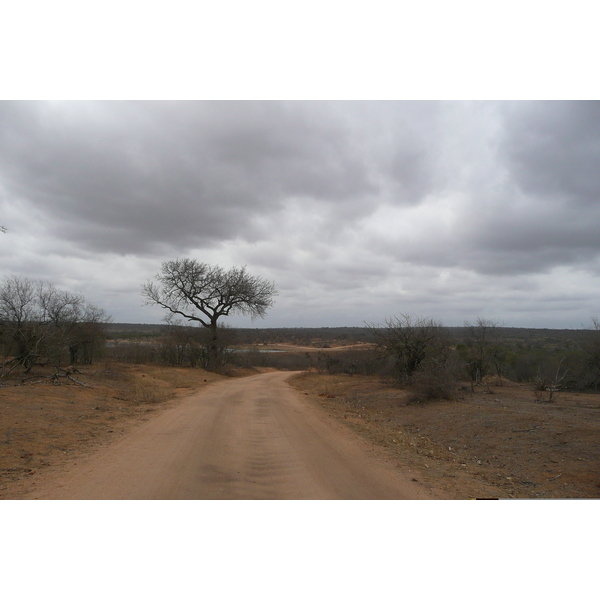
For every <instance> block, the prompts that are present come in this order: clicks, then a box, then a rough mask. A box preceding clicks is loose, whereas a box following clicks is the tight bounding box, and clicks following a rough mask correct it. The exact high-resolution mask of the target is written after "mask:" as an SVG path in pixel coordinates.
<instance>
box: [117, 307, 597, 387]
mask: <svg viewBox="0 0 600 600" xmlns="http://www.w3.org/2000/svg"><path fill="white" fill-rule="evenodd" d="M407 325H410V326H407ZM417 325H418V326H417ZM105 327H106V330H105V333H106V336H107V338H108V347H107V349H106V352H107V356H108V357H112V358H114V359H115V360H121V361H126V362H134V363H147V362H154V363H160V364H168V365H172V366H192V367H194V366H205V360H206V344H207V337H206V331H205V330H204V328H200V327H192V326H187V325H182V324H165V325H143V324H122V323H121V324H119V323H113V324H107V325H106V326H105ZM220 340H221V341H220V344H221V345H220V357H221V363H222V366H224V365H226V364H233V365H237V366H243V367H275V368H279V369H293V370H301V369H308V368H315V369H319V370H324V371H327V372H330V373H348V374H378V375H380V376H382V377H390V378H395V379H396V380H397V381H398V382H399V383H402V382H404V383H406V382H407V381H409V380H410V381H421V383H422V384H423V385H425V383H426V384H427V386H429V387H432V385H433V383H435V385H433V388H434V391H432V392H430V393H440V394H441V393H442V392H441V391H440V389H442V388H444V389H446V388H451V387H452V386H453V385H454V383H455V382H457V381H471V383H472V384H475V385H476V384H483V383H485V381H492V380H493V381H497V382H498V383H500V384H502V382H503V380H510V381H514V382H518V383H531V384H534V385H537V386H538V387H540V388H542V389H546V388H558V387H561V388H568V389H579V390H597V389H598V386H599V384H600V329H598V328H597V327H591V328H590V329H532V328H516V327H499V326H496V325H495V323H494V322H492V321H485V320H482V319H478V321H477V323H476V324H474V325H469V326H464V327H443V326H441V325H439V324H438V323H437V322H435V321H431V320H428V321H423V322H420V321H415V322H414V323H413V322H409V323H405V322H403V321H402V320H401V319H399V320H396V321H395V322H388V324H387V325H385V326H371V327H318V328H316V327H315V328H295V327H290V328H260V329H259V328H240V329H236V328H229V327H224V328H222V329H221V334H220ZM355 343H358V344H359V343H363V344H365V347H364V348H362V349H361V348H360V347H359V348H356V349H348V350H344V351H336V352H325V351H323V352H318V349H319V348H322V349H324V350H325V349H327V348H330V347H335V346H341V345H351V344H355ZM266 344H296V345H299V346H310V347H313V348H315V349H317V351H316V352H305V351H304V352H303V351H298V352H265V351H261V349H262V348H261V347H262V346H263V345H266ZM367 344H368V345H367ZM236 348H237V350H236ZM239 348H243V349H244V350H243V351H241V350H239ZM423 382H425V383H423ZM436 390H437V391H436ZM428 393H429V392H428ZM444 393H445V392H444Z"/></svg>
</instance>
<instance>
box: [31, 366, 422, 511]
mask: <svg viewBox="0 0 600 600" xmlns="http://www.w3.org/2000/svg"><path fill="white" fill-rule="evenodd" d="M290 375H291V374H290V373H289V372H287V373H285V372H271V373H263V374H260V375H254V376H251V377H245V378H240V379H231V380H226V381H220V382H216V383H213V384H210V385H208V386H207V387H205V388H203V389H202V390H200V391H198V392H195V393H193V394H191V395H190V396H188V397H186V398H184V399H182V400H180V401H178V402H177V404H176V405H175V406H173V407H171V408H168V409H166V410H164V411H162V412H161V413H159V414H157V415H156V416H153V417H152V418H151V419H150V420H149V421H147V422H145V423H143V424H142V425H140V426H138V427H136V428H135V429H134V430H132V431H131V432H130V433H128V434H126V435H125V436H123V437H122V438H121V439H119V440H118V441H115V442H114V443H112V444H111V445H110V446H109V447H107V448H104V449H101V450H100V451H98V452H96V453H95V454H93V455H92V456H90V457H88V458H86V459H84V460H81V461H79V462H78V463H77V465H75V466H72V467H71V468H70V469H69V470H68V471H67V472H65V473H63V474H61V475H60V476H57V477H56V478H55V479H53V480H51V481H48V482H46V484H44V485H43V486H41V487H39V488H38V489H36V490H34V491H32V492H30V493H29V494H27V495H26V496H25V498H29V499H63V500H67V499H78V500H86V499H94V500H103V499H107V500H108V499H115V500H117V499H122V500H126V499H131V500H152V499H156V500H159V499H162V500H171V499H172V500H176V499H188V500H194V499H196V500H201V499H212V500H228V499H231V500H235V499H240V500H242V499H243V500H263V499H264V500H266V499H280V500H285V499H322V500H326V499H339V500H342V499H365V500H366V499H426V498H431V497H432V496H431V494H430V493H429V492H428V491H427V490H426V489H425V488H423V487H421V486H420V485H419V484H417V483H415V482H413V481H411V477H410V475H407V474H402V473H400V472H399V471H398V470H397V469H395V468H393V467H392V466H391V464H390V463H387V462H386V461H385V459H384V458H383V457H382V455H381V454H379V453H377V452H373V451H372V449H370V447H369V445H368V444H367V443H366V442H365V441H364V440H362V439H361V438H359V437H358V436H356V435H355V434H354V433H353V432H351V431H350V430H348V429H347V428H346V427H344V426H343V425H340V424H339V423H337V422H336V421H334V420H333V419H331V418H330V417H328V416H327V415H325V414H324V413H323V412H322V410H321V409H320V408H319V407H316V406H314V405H313V404H312V403H311V402H310V401H309V400H308V399H307V398H305V397H304V396H303V395H301V394H300V393H299V392H297V391H296V390H294V389H292V388H291V387H290V386H289V385H288V384H287V383H286V381H285V380H286V379H287V378H288V377H289V376H290Z"/></svg>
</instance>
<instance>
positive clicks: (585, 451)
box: [291, 373, 600, 498]
mask: <svg viewBox="0 0 600 600" xmlns="http://www.w3.org/2000/svg"><path fill="white" fill-rule="evenodd" d="M291 383H292V385H294V386H295V387H297V388H298V389H299V390H302V391H304V393H306V394H308V395H309V396H310V397H312V398H314V399H315V400H316V401H318V402H319V403H320V404H321V405H322V406H323V407H324V408H325V409H326V410H327V411H328V412H329V413H330V414H332V415H334V416H336V417H337V418H339V419H340V420H343V421H344V422H345V423H346V424H348V425H349V426H350V427H352V428H353V429H355V430H356V431H357V432H358V433H360V434H361V435H363V436H365V437H367V438H368V439H370V440H372V441H373V442H375V443H377V444H379V445H380V446H383V447H385V448H386V449H387V450H388V451H389V453H390V454H391V455H392V456H393V457H394V458H395V459H397V460H398V464H400V465H402V466H408V468H410V469H411V470H412V471H413V472H414V473H415V478H416V479H418V480H419V481H421V482H423V483H426V484H429V485H431V486H434V487H437V488H438V489H441V490H444V491H445V492H446V493H447V495H448V496H449V497H455V498H470V497H499V498H598V497H600V444H598V440H599V439H600V395H595V394H570V393H567V392H562V393H561V394H560V395H559V396H558V397H556V398H555V399H554V401H553V402H552V403H539V402H536V397H535V393H534V390H533V389H532V388H531V387H527V386H517V385H514V384H513V385H505V386H501V387H499V386H494V385H493V384H492V382H490V383H489V384H488V385H487V386H485V387H477V388H475V392H474V393H471V391H470V386H468V385H466V386H464V388H463V389H462V390H459V396H458V397H457V399H456V400H452V401H438V402H434V401H430V402H426V403H421V404H414V403H411V402H409V398H410V396H409V394H408V392H406V391H404V390H400V389H397V388H394V387H392V386H390V385H388V384H387V383H385V382H382V381H380V380H378V379H377V378H375V377H358V376H348V375H326V374H322V373H306V374H302V375H300V376H296V377H294V378H293V379H292V381H291Z"/></svg>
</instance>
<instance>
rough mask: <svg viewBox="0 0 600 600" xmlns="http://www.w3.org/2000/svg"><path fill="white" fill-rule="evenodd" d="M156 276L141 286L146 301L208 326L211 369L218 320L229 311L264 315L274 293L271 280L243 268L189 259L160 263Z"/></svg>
mask: <svg viewBox="0 0 600 600" xmlns="http://www.w3.org/2000/svg"><path fill="white" fill-rule="evenodd" d="M155 279H156V282H148V283H146V284H144V285H143V287H142V295H143V296H144V297H145V298H146V304H154V305H158V306H162V307H163V308H164V309H166V310H168V311H169V312H170V313H172V314H175V315H180V316H182V317H184V318H185V319H187V320H188V321H196V322H197V323H199V324H200V325H202V326H204V327H206V328H207V329H209V330H210V342H209V345H208V366H209V367H210V368H214V367H216V366H217V365H218V362H219V345H218V322H219V319H220V318H221V317H227V316H229V315H232V314H240V315H249V316H250V317H251V318H252V319H255V318H256V317H261V318H263V317H264V316H265V315H266V313H267V310H268V309H269V308H271V306H273V303H274V297H275V296H276V295H277V290H276V288H275V284H274V283H271V282H270V281H266V280H264V279H262V278H261V277H257V276H252V275H249V274H248V273H247V272H246V267H241V268H240V267H232V268H231V269H229V270H228V271H226V270H224V269H223V268H222V267H219V266H213V265H208V264H206V263H201V262H198V261H197V260H194V259H190V258H178V259H176V260H168V261H165V262H163V263H162V267H161V270H160V271H159V272H158V273H157V275H156V277H155Z"/></svg>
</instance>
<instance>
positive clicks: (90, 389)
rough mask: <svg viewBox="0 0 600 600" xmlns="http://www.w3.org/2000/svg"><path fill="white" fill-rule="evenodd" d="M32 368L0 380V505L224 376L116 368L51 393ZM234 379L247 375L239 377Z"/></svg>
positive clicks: (98, 368)
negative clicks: (51, 471)
mask: <svg viewBox="0 0 600 600" xmlns="http://www.w3.org/2000/svg"><path fill="white" fill-rule="evenodd" d="M50 373H51V372H50V371H48V370H45V369H42V368H38V369H37V371H33V372H32V373H31V375H30V376H29V377H27V378H26V379H21V378H14V379H3V380H0V499H4V498H15V497H18V496H19V495H20V494H21V493H24V489H25V488H26V487H28V486H31V485H33V484H34V483H35V480H36V479H37V478H38V477H39V476H41V475H43V474H44V473H46V472H47V471H48V470H49V469H51V468H53V467H60V466H61V465H65V464H68V463H69V462H73V461H75V462H76V460H77V458H78V457H80V456H82V455H85V454H86V453H89V452H91V451H93V450H95V449H96V448H98V447H101V446H106V445H107V444H108V443H109V442H110V441H111V440H112V439H114V438H116V437H118V436H120V435H122V434H123V433H125V432H126V431H127V430H128V429H129V428H131V427H132V426H134V425H135V424H136V423H138V422H139V421H141V420H147V419H148V417H149V416H150V415H151V414H152V413H154V412H155V411H158V410H162V409H164V408H165V407H167V406H169V405H171V403H172V402H173V401H174V400H176V398H177V397H181V396H182V395H186V394H189V393H191V392H193V391H195V390H198V389H201V388H202V387H203V386H206V385H208V384H209V383H211V382H213V381H218V380H220V379H224V378H225V376H223V375H217V374H215V373H209V372H207V371H203V370H201V369H178V368H171V367H159V366H154V365H130V364H121V363H115V362H109V363H101V364H98V365H93V366H87V367H80V368H79V372H77V373H73V375H72V378H73V379H74V380H76V381H77V382H80V383H83V384H84V385H80V384H78V383H76V381H73V380H69V379H67V378H66V377H61V378H60V379H59V383H60V385H56V384H55V383H53V381H52V380H51V379H50V378H49V375H50ZM240 374H241V375H244V374H247V373H243V372H242V373H240Z"/></svg>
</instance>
